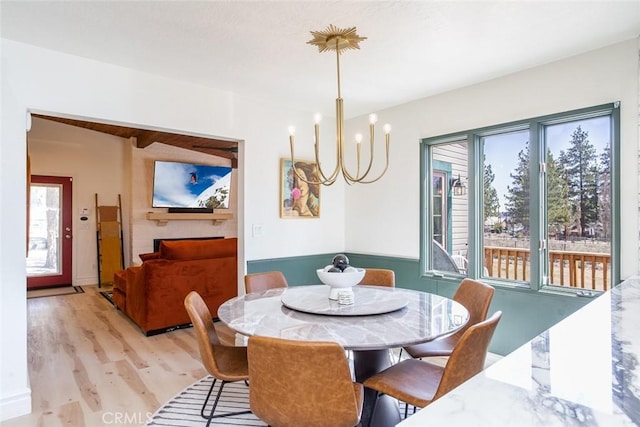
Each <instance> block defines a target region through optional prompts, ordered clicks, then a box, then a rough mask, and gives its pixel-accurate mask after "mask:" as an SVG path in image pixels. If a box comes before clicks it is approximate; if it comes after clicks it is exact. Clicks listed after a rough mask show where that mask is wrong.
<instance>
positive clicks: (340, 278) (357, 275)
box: [316, 268, 365, 300]
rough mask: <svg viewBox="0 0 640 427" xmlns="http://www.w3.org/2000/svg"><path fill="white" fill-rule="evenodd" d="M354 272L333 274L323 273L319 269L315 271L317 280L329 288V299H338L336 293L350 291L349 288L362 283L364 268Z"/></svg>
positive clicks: (322, 270)
mask: <svg viewBox="0 0 640 427" xmlns="http://www.w3.org/2000/svg"><path fill="white" fill-rule="evenodd" d="M355 270H356V271H351V272H344V271H343V272H342V273H338V272H334V273H330V272H328V271H324V269H322V268H319V269H317V270H316V274H318V278H319V279H320V281H321V282H322V283H324V284H325V285H327V286H329V287H330V288H331V292H330V293H329V299H334V300H337V299H338V293H339V292H340V291H351V289H350V288H351V287H352V286H355V285H357V284H358V283H360V281H362V278H363V277H364V273H365V269H364V268H356V269H355Z"/></svg>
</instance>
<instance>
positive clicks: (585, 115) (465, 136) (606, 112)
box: [419, 101, 620, 295]
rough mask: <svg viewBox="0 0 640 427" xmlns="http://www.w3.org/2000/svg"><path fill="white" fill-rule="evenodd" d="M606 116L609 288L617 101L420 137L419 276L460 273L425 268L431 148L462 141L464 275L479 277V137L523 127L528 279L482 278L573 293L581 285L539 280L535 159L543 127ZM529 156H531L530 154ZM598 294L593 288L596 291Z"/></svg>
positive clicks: (542, 187) (616, 264) (615, 232)
mask: <svg viewBox="0 0 640 427" xmlns="http://www.w3.org/2000/svg"><path fill="white" fill-rule="evenodd" d="M602 116H610V118H611V147H610V148H611V177H610V179H611V194H610V197H611V287H613V286H615V285H616V284H617V283H619V282H620V197H619V195H620V102H619V101H616V102H611V103H607V104H601V105H597V106H592V107H586V108H580V109H576V110H571V111H565V112H560V113H555V114H550V115H545V116H539V117H533V118H529V119H523V120H518V121H513V122H507V123H502V124H498V125H492V126H487V127H483V128H476V129H471V130H466V131H462V132H455V133H451V134H446V135H440V136H434V137H428V138H423V139H421V141H420V263H419V264H420V273H421V276H422V277H433V278H452V279H453V278H455V279H457V280H459V278H460V277H461V275H460V274H457V273H453V272H441V271H435V270H432V269H430V257H431V254H430V251H431V239H430V238H427V237H428V236H431V235H432V230H431V227H432V225H431V219H432V212H433V211H432V206H431V200H432V197H431V177H432V175H433V172H434V167H433V164H432V161H431V156H432V148H433V147H434V146H438V145H441V144H449V143H454V142H458V141H463V140H466V142H467V148H468V152H467V156H468V159H467V160H468V163H467V164H468V192H467V194H468V198H469V199H468V204H469V205H468V206H469V212H468V218H469V219H468V250H467V259H468V262H469V266H468V271H467V276H466V277H470V278H481V277H482V266H483V246H482V245H483V230H484V227H483V225H484V224H483V213H482V206H483V191H482V190H483V188H482V186H483V164H482V147H481V138H483V137H486V136H491V135H495V134H502V133H506V132H513V131H522V130H528V131H529V148H530V164H529V173H530V177H537V179H533V178H531V179H530V193H529V194H530V195H534V194H537V195H538V197H535V198H533V197H531V198H530V206H529V209H530V218H531V221H530V222H531V224H530V226H531V227H530V236H531V239H530V248H529V249H530V263H531V264H530V265H531V271H530V279H529V282H516V281H513V280H508V279H498V278H485V277H482V280H483V281H490V282H491V283H492V284H494V285H500V286H504V287H511V288H520V289H528V290H531V291H537V292H553V293H560V294H562V293H568V294H571V295H575V293H576V292H578V291H584V289H582V288H569V287H567V288H561V287H559V286H554V285H547V284H544V283H543V280H542V279H543V277H544V274H545V271H546V268H545V263H541V262H540V261H541V260H542V259H544V260H547V259H548V251H549V249H548V245H546V247H545V248H543V249H541V247H540V242H541V240H543V239H544V240H546V239H547V237H548V236H547V210H546V179H545V177H544V174H543V173H542V172H541V171H540V166H539V165H540V162H541V161H544V160H546V145H545V141H544V130H545V127H546V126H550V125H554V124H559V123H565V122H571V121H577V120H584V119H589V118H594V117H602ZM534 156H535V157H534ZM596 292H599V291H596Z"/></svg>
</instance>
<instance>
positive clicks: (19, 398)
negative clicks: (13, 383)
mask: <svg viewBox="0 0 640 427" xmlns="http://www.w3.org/2000/svg"><path fill="white" fill-rule="evenodd" d="M30 413H31V389H28V388H27V389H25V391H24V392H22V393H16V394H14V395H12V396H3V397H2V398H0V422H2V421H6V420H9V419H11V418H16V417H21V416H22V415H27V414H30Z"/></svg>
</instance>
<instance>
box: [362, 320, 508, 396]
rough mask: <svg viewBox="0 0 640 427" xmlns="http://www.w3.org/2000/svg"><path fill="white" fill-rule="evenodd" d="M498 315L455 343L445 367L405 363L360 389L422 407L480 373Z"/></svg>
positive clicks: (408, 360)
mask: <svg viewBox="0 0 640 427" xmlns="http://www.w3.org/2000/svg"><path fill="white" fill-rule="evenodd" d="M501 317H502V312H501V311H497V312H496V313H494V314H493V316H491V317H490V318H489V319H487V320H485V321H483V322H480V323H476V324H475V325H472V326H470V327H469V329H467V330H466V331H465V333H464V334H462V336H461V337H460V340H459V341H458V342H457V343H456V345H455V347H454V349H453V351H452V352H451V355H450V356H449V359H448V360H447V364H446V365H445V366H444V367H442V366H440V365H437V364H434V363H430V362H427V361H424V360H418V359H406V360H403V361H402V362H399V363H397V364H395V365H392V366H391V367H389V368H387V369H385V370H384V371H382V372H379V373H377V374H375V375H373V376H372V377H370V378H368V379H367V380H365V381H364V386H365V387H367V388H370V389H373V390H376V391H377V392H378V396H380V395H382V394H386V395H389V396H391V397H394V398H396V399H398V400H401V401H403V402H406V403H407V404H408V405H413V406H415V407H419V408H422V407H425V406H427V405H428V404H430V403H431V402H433V401H435V400H437V399H438V398H440V397H442V396H443V395H444V394H446V393H448V392H449V391H451V390H452V389H454V388H456V387H457V386H459V385H460V384H462V383H463V382H465V381H467V380H468V379H470V378H471V377H473V376H474V375H476V374H478V373H479V372H480V371H482V370H483V369H484V365H485V361H486V358H487V351H488V349H489V344H490V343H491V338H492V337H493V333H494V332H495V330H496V327H497V326H498V322H500V318H501Z"/></svg>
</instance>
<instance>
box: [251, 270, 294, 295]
mask: <svg viewBox="0 0 640 427" xmlns="http://www.w3.org/2000/svg"><path fill="white" fill-rule="evenodd" d="M287 286H288V284H287V279H286V278H285V277H284V274H282V272H281V271H266V272H263V273H252V274H246V275H245V276H244V290H245V292H246V293H251V292H258V291H266V290H267V289H274V288H286V287H287Z"/></svg>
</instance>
